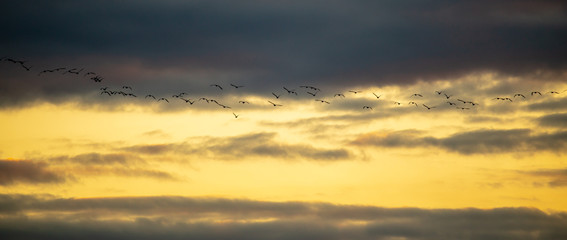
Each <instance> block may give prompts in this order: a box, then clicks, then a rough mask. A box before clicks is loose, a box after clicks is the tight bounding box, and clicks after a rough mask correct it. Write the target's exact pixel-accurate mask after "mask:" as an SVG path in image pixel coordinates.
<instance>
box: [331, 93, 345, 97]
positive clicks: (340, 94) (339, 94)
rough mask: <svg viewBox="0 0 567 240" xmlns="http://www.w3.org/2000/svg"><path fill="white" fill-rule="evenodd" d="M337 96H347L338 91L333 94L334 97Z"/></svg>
mask: <svg viewBox="0 0 567 240" xmlns="http://www.w3.org/2000/svg"><path fill="white" fill-rule="evenodd" d="M337 96H338V97H345V95H344V94H342V93H336V94H335V96H333V97H337Z"/></svg>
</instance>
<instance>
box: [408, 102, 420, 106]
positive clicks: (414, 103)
mask: <svg viewBox="0 0 567 240" xmlns="http://www.w3.org/2000/svg"><path fill="white" fill-rule="evenodd" d="M408 104H413V105H415V106H416V107H417V106H418V105H417V103H416V102H409V103H408Z"/></svg>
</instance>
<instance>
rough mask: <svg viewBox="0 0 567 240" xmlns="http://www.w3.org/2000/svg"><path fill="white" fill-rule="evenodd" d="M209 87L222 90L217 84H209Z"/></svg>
mask: <svg viewBox="0 0 567 240" xmlns="http://www.w3.org/2000/svg"><path fill="white" fill-rule="evenodd" d="M209 86H211V87H217V88H219V89H220V90H222V87H221V86H220V85H218V84H211V85H209Z"/></svg>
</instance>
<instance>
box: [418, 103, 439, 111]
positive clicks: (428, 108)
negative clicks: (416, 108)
mask: <svg viewBox="0 0 567 240" xmlns="http://www.w3.org/2000/svg"><path fill="white" fill-rule="evenodd" d="M421 105H423V106H424V107H425V108H427V110H431V109H432V108H436V107H430V106H427V105H425V104H421Z"/></svg>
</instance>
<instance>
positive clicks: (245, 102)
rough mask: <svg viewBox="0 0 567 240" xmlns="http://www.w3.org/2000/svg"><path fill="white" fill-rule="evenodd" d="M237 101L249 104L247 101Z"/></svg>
mask: <svg viewBox="0 0 567 240" xmlns="http://www.w3.org/2000/svg"><path fill="white" fill-rule="evenodd" d="M238 103H242V104H250V103H249V102H247V101H238Z"/></svg>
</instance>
